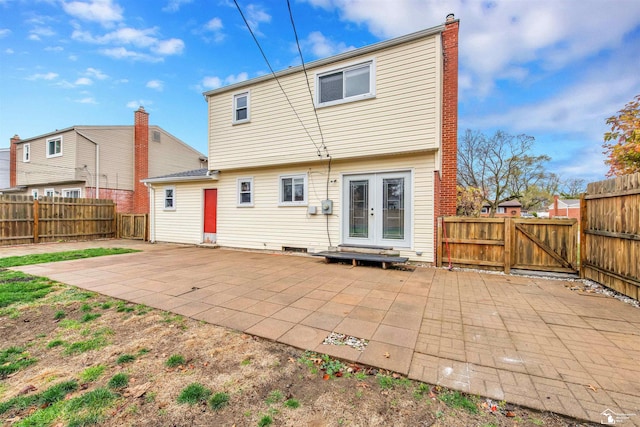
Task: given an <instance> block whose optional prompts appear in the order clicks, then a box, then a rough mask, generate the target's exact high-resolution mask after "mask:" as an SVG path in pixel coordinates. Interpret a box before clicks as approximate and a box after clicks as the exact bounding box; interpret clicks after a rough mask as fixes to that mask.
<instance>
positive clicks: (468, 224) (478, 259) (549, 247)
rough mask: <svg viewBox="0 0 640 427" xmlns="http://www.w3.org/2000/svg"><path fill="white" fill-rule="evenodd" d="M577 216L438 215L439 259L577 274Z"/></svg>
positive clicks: (464, 264) (465, 264) (468, 264)
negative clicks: (442, 216)
mask: <svg viewBox="0 0 640 427" xmlns="http://www.w3.org/2000/svg"><path fill="white" fill-rule="evenodd" d="M578 232H579V229H578V222H577V221H576V220H575V219H524V218H466V217H444V218H439V219H438V241H437V264H438V266H442V264H443V263H447V262H449V260H451V264H452V265H456V266H459V267H471V268H486V269H493V270H503V271H504V272H505V273H509V272H510V271H511V270H512V269H522V270H538V271H553V272H561V273H572V274H577V273H578V269H577V260H578V253H577V249H578Z"/></svg>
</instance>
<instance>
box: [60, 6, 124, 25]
mask: <svg viewBox="0 0 640 427" xmlns="http://www.w3.org/2000/svg"><path fill="white" fill-rule="evenodd" d="M62 8H63V9H64V11H65V12H66V13H68V14H69V15H71V16H73V17H75V18H78V19H81V20H84V21H91V22H98V23H100V24H102V25H104V26H109V25H112V24H113V23H114V22H118V21H121V20H122V12H123V9H122V7H120V6H119V5H118V4H114V2H113V1H111V0H89V1H70V2H63V3H62Z"/></svg>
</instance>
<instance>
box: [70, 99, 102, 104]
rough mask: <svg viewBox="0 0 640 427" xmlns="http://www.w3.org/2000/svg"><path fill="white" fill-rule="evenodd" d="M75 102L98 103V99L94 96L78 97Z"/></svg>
mask: <svg viewBox="0 0 640 427" xmlns="http://www.w3.org/2000/svg"><path fill="white" fill-rule="evenodd" d="M75 102H78V103H80V104H97V102H96V100H95V99H94V98H92V97H86V98H81V99H76V101H75Z"/></svg>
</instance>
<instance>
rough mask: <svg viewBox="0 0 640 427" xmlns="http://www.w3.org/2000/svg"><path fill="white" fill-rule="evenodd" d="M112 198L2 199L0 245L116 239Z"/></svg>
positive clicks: (114, 211) (26, 197)
mask: <svg viewBox="0 0 640 427" xmlns="http://www.w3.org/2000/svg"><path fill="white" fill-rule="evenodd" d="M116 226H117V224H116V205H115V204H114V203H113V201H112V200H110V199H76V198H67V197H64V198H63V197H42V198H40V199H34V198H33V197H31V196H22V195H1V196H0V246H4V245H19V244H28V243H41V242H55V241H59V240H94V239H103V238H111V237H115V236H116Z"/></svg>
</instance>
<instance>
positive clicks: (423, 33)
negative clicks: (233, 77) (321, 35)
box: [203, 19, 458, 101]
mask: <svg viewBox="0 0 640 427" xmlns="http://www.w3.org/2000/svg"><path fill="white" fill-rule="evenodd" d="M456 21H458V20H457V19H456V20H454V21H452V22H456ZM444 29H445V24H441V25H438V26H435V27H431V28H427V29H424V30H420V31H416V32H414V33H410V34H406V35H404V36H400V37H396V38H393V39H389V40H384V41H381V42H378V43H374V44H371V45H367V46H363V47H361V48H358V49H354V50H349V51H346V52H343V53H340V54H338V55H334V56H329V57H327V58H322V59H318V60H315V61H312V62H308V63H306V64H304V67H305V68H306V69H307V70H309V69H312V68H317V67H321V66H323V65H327V64H331V63H333V62H338V61H342V60H345V59H349V58H354V57H356V56H360V55H365V54H368V53H371V52H375V51H378V50H381V49H386V48H388V47H391V46H396V45H399V44H402V43H406V42H409V41H413V40H417V39H420V38H422V37H428V36H432V35H435V34H440V33H442V32H443V31H444ZM303 70H304V68H303V66H302V65H298V66H295V67H289V68H287V69H284V70H280V71H276V72H275V75H276V76H277V77H282V76H286V75H288V74H294V73H297V72H299V71H303ZM271 79H273V74H271V73H268V74H265V75H262V76H259V77H255V78H253V79H249V80H245V81H242V82H238V83H234V84H231V85H228V86H223V87H219V88H217V89H212V90H209V91H207V92H204V93H203V95H204V97H205V101H206V100H207V97H209V96H211V95H215V94H218V93H223V92H226V91H230V90H235V89H238V88H241V87H245V86H250V85H253V84H255V83H258V82H263V81H267V80H271Z"/></svg>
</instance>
